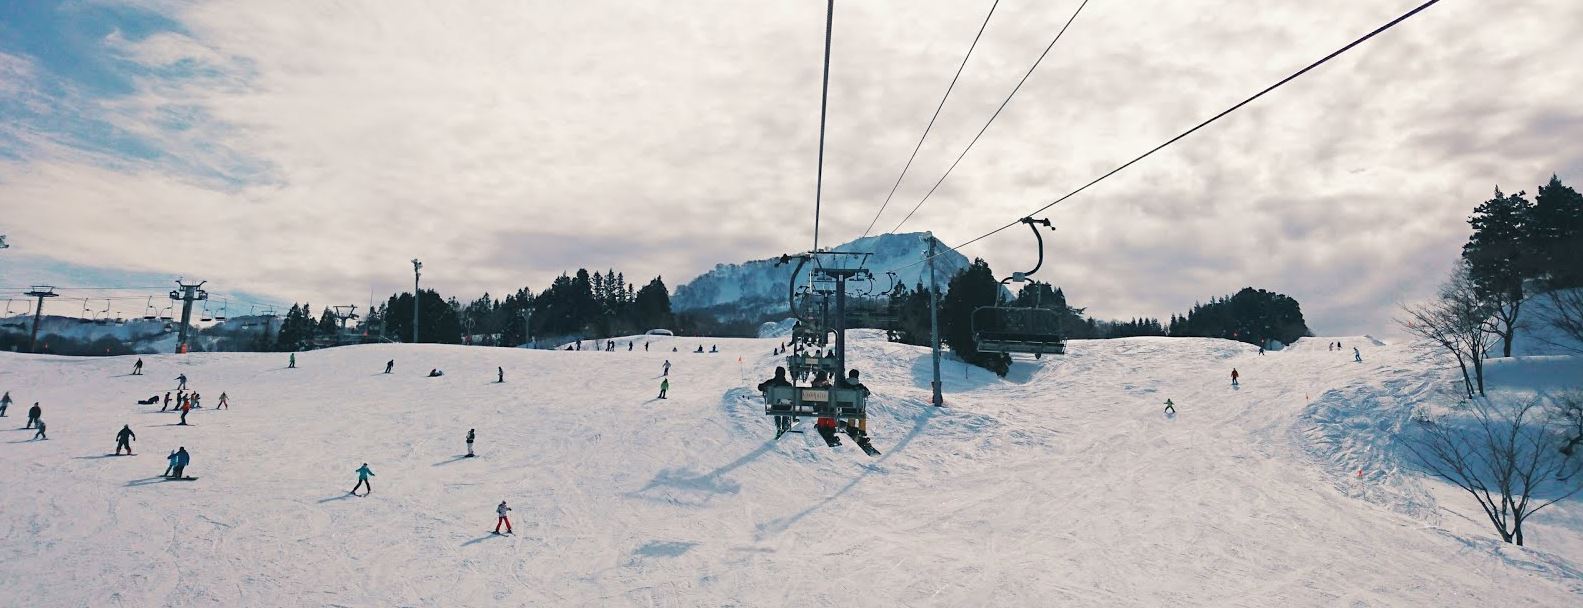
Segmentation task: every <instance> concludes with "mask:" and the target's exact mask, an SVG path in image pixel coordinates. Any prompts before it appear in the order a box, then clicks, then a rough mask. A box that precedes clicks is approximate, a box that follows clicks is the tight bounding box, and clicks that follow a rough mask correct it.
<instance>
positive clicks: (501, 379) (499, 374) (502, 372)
mask: <svg viewBox="0 0 1583 608" xmlns="http://www.w3.org/2000/svg"><path fill="white" fill-rule="evenodd" d="M505 382H506V368H504V367H496V368H495V384H505Z"/></svg>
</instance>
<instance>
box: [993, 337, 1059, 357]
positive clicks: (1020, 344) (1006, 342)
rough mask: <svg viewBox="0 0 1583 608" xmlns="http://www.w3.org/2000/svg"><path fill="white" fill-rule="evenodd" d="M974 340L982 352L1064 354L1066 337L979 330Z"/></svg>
mask: <svg viewBox="0 0 1583 608" xmlns="http://www.w3.org/2000/svg"><path fill="white" fill-rule="evenodd" d="M975 340H976V342H977V343H978V351H979V352H983V353H1006V354H1011V353H1023V354H1029V355H1064V354H1066V339H1065V338H1063V337H1062V336H1059V335H1056V334H1013V333H1005V332H980V333H979V334H978V335H977V336H976V337H975Z"/></svg>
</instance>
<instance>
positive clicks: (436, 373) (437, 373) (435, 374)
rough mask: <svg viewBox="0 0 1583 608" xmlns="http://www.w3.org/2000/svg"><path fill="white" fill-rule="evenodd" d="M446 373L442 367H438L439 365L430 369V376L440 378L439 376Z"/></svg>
mask: <svg viewBox="0 0 1583 608" xmlns="http://www.w3.org/2000/svg"><path fill="white" fill-rule="evenodd" d="M444 375H445V372H442V371H440V368H438V367H436V368H434V369H431V370H429V377H430V378H438V377H440V376H444Z"/></svg>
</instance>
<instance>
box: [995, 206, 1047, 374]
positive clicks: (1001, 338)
mask: <svg viewBox="0 0 1583 608" xmlns="http://www.w3.org/2000/svg"><path fill="white" fill-rule="evenodd" d="M1019 221H1020V222H1022V223H1024V224H1027V225H1028V228H1029V229H1030V230H1032V231H1033V237H1034V240H1036V241H1037V242H1038V245H1039V262H1038V263H1037V264H1035V265H1034V266H1033V270H1029V271H1027V272H1014V273H1012V275H1011V276H1010V277H1007V278H1006V279H1005V280H1002V281H1001V282H1000V284H1001V285H1005V284H1007V283H1030V284H1031V285H1038V283H1037V282H1035V281H1033V280H1032V279H1030V278H1028V277H1029V276H1030V275H1032V274H1034V273H1036V272H1038V271H1039V268H1040V267H1042V266H1044V236H1043V235H1041V234H1039V226H1040V225H1043V226H1044V227H1045V228H1048V229H1050V230H1054V228H1053V227H1052V226H1051V225H1050V220H1049V219H1048V218H1046V219H1039V220H1036V219H1033V218H1031V217H1025V218H1022V219H1021V220H1019ZM1035 293H1036V294H1037V292H1035ZM972 324H973V339H974V342H976V343H977V345H978V350H979V352H987V353H1005V354H1012V353H1024V354H1031V355H1033V356H1034V357H1035V358H1038V357H1042V356H1043V355H1046V354H1054V355H1059V354H1065V353H1066V338H1065V337H1064V336H1063V334H1062V332H1061V315H1060V314H1059V312H1057V311H1055V310H1050V309H1048V308H1040V307H1039V306H1038V303H1037V302H1035V303H1034V306H1031V307H1030V306H1004V305H999V304H997V305H995V306H980V307H978V308H977V309H975V310H973V317H972Z"/></svg>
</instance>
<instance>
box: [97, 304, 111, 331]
mask: <svg viewBox="0 0 1583 608" xmlns="http://www.w3.org/2000/svg"><path fill="white" fill-rule="evenodd" d="M98 316H99V318H97V319H94V322H95V323H98V324H100V325H109V324H110V300H109V299H108V298H107V299H105V301H104V310H101V311H99V315H98Z"/></svg>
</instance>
